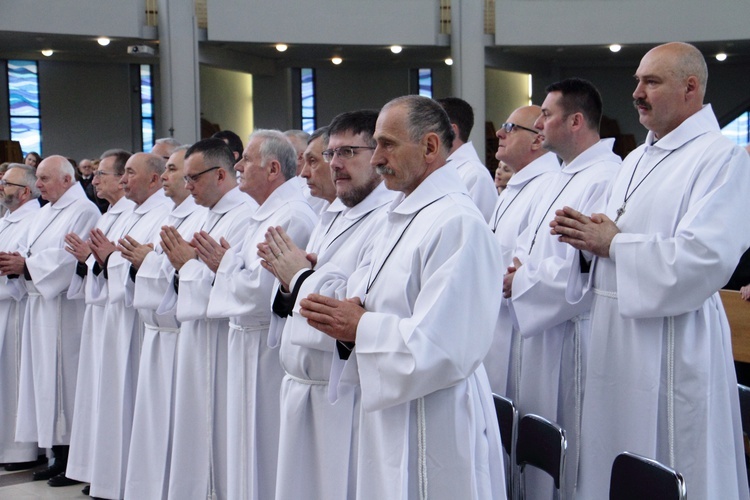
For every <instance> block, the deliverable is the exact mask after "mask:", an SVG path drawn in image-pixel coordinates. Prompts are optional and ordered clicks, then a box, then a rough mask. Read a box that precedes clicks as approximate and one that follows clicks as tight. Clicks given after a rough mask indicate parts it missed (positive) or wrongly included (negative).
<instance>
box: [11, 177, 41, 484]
mask: <svg viewBox="0 0 750 500" xmlns="http://www.w3.org/2000/svg"><path fill="white" fill-rule="evenodd" d="M35 182H36V175H35V171H34V168H33V167H29V166H27V165H21V164H20V163H11V164H9V165H8V170H7V171H6V172H5V175H4V176H3V178H2V180H0V203H2V205H3V207H5V208H6V209H7V210H8V212H7V213H6V214H5V216H4V217H3V218H2V219H0V258H1V257H2V256H3V255H5V254H7V253H13V252H17V251H18V250H19V247H20V243H21V241H23V240H24V239H25V238H26V235H27V233H28V231H29V228H30V227H31V225H32V224H33V222H34V221H35V219H36V217H37V216H38V214H39V210H40V207H39V203H37V202H36V199H37V198H38V197H39V190H38V189H37V188H36V187H35V186H34V183H35ZM20 285H21V284H20V283H19V280H18V279H12V278H10V277H8V276H2V277H0V332H1V333H0V463H3V464H6V465H5V470H8V471H16V470H23V469H30V468H32V467H35V466H37V465H40V464H41V463H43V462H42V461H38V460H37V450H38V447H37V443H35V442H25V443H22V442H17V441H16V412H17V410H18V402H19V401H18V381H19V374H20V364H19V362H18V352H19V351H20V350H21V331H22V327H23V314H24V309H25V307H26V300H27V294H26V290H25V289H24V287H23V286H20Z"/></svg>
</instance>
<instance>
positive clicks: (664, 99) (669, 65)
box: [633, 47, 687, 138]
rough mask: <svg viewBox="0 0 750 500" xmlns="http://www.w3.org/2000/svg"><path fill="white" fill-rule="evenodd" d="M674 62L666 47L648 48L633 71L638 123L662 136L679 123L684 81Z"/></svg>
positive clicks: (683, 113)
mask: <svg viewBox="0 0 750 500" xmlns="http://www.w3.org/2000/svg"><path fill="white" fill-rule="evenodd" d="M676 64H677V62H676V61H675V58H674V57H671V54H670V52H669V50H668V49H665V48H664V47H657V48H655V49H652V50H650V51H649V52H648V53H647V54H646V55H645V56H643V59H641V64H640V65H639V66H638V70H636V72H635V79H636V82H637V85H636V88H635V91H634V92H633V99H634V101H633V105H634V106H635V108H636V109H637V110H638V119H639V120H640V122H641V125H643V126H644V127H646V128H647V129H648V130H651V131H653V132H654V133H655V134H656V137H657V138H659V137H664V136H665V135H666V134H668V133H669V132H671V131H672V130H674V129H675V128H676V127H677V126H678V125H679V124H680V123H682V121H683V119H684V115H685V108H686V106H687V104H686V102H685V90H686V88H687V82H686V81H683V79H681V78H679V77H678V76H677V74H678V71H677V69H678V68H677V67H676Z"/></svg>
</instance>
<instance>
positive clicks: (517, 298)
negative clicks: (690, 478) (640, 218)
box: [503, 78, 620, 498]
mask: <svg viewBox="0 0 750 500" xmlns="http://www.w3.org/2000/svg"><path fill="white" fill-rule="evenodd" d="M601 116H602V100H601V96H600V95H599V91H598V90H597V89H596V88H595V87H594V86H593V85H592V84H591V83H590V82H588V81H585V80H581V79H577V78H571V79H567V80H562V81H560V82H557V83H554V84H552V85H550V86H548V87H547V97H546V98H545V99H544V103H543V104H542V114H541V115H540V116H539V118H537V121H536V123H535V127H536V128H537V130H539V131H540V132H541V133H542V134H543V135H544V141H543V142H542V146H544V147H545V148H546V149H548V150H550V151H552V152H554V153H556V154H557V155H558V156H559V157H560V158H561V159H562V160H563V163H562V166H561V170H560V171H559V172H558V173H557V174H556V176H555V179H554V180H553V182H550V184H549V187H548V188H547V192H546V193H545V196H544V197H543V198H542V199H541V200H540V201H539V203H538V204H537V207H536V209H535V210H534V212H533V214H532V215H531V218H530V222H529V225H528V227H527V228H526V230H525V231H524V233H523V234H522V235H521V236H520V237H519V240H518V246H517V247H516V250H515V251H514V257H513V263H514V264H513V265H512V266H511V267H510V268H509V273H508V274H507V275H506V276H505V278H504V280H503V294H504V296H505V297H506V298H510V301H509V302H510V307H511V315H512V316H513V318H514V319H515V325H514V326H515V327H516V328H517V329H518V332H519V333H520V335H521V343H520V348H519V349H518V350H517V351H516V354H518V353H520V356H517V355H516V356H514V359H513V361H512V362H511V365H515V368H514V371H515V370H517V375H515V374H514V376H515V377H517V380H518V385H517V388H516V393H515V395H516V404H517V406H518V409H519V412H521V414H525V413H535V414H538V415H541V416H542V417H545V418H547V419H549V420H552V421H553V422H557V423H558V424H560V425H561V426H562V427H563V428H564V429H565V431H566V433H567V437H568V452H567V459H566V473H565V485H564V489H565V490H566V491H567V493H568V496H570V493H571V492H572V491H573V489H574V488H575V480H576V471H577V468H578V435H579V426H580V424H579V422H580V413H581V401H582V398H583V391H582V387H583V381H584V379H585V374H586V355H585V354H586V345H587V343H586V339H587V332H588V328H587V325H588V323H587V319H588V310H589V306H590V303H589V302H586V301H582V302H579V303H576V304H569V303H568V301H567V300H566V299H565V286H566V283H567V276H568V274H569V270H570V262H571V259H569V258H568V256H569V254H571V253H574V250H573V249H572V248H570V247H569V246H567V245H564V244H562V243H560V242H559V241H557V239H556V238H553V237H551V236H550V235H549V231H548V230H547V227H548V225H549V221H550V220H551V219H552V218H553V217H554V211H555V208H556V207H559V206H560V204H561V203H562V204H568V205H571V206H576V207H584V209H585V208H586V207H596V206H598V205H596V203H598V202H599V200H600V199H601V198H602V197H603V195H604V192H605V191H606V189H607V187H608V186H609V182H610V180H611V179H612V177H613V176H614V174H615V173H616V172H617V170H618V168H619V167H620V157H618V156H617V155H615V154H614V153H613V152H612V145H613V144H614V140H613V139H600V138H599V123H600V121H601ZM529 473H530V474H529V477H530V479H531V480H530V481H529V483H530V484H529V487H528V488H527V494H528V495H529V497H530V498H547V496H548V495H550V494H551V490H550V489H549V488H551V487H552V481H551V480H550V478H549V477H544V474H543V473H539V471H537V470H534V469H532V470H530V471H529Z"/></svg>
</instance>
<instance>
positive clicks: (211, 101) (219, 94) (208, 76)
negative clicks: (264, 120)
mask: <svg viewBox="0 0 750 500" xmlns="http://www.w3.org/2000/svg"><path fill="white" fill-rule="evenodd" d="M200 88H201V117H202V118H205V119H207V120H209V121H210V122H213V123H216V124H218V125H219V126H220V127H221V129H222V130H231V131H232V132H234V133H235V134H237V135H238V136H240V139H242V143H243V144H245V143H246V142H247V138H248V136H249V135H250V133H251V132H252V131H253V76H252V75H249V74H247V73H240V72H238V71H229V70H225V69H219V68H212V67H210V66H205V65H201V66H200Z"/></svg>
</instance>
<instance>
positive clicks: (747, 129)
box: [721, 110, 750, 146]
mask: <svg viewBox="0 0 750 500" xmlns="http://www.w3.org/2000/svg"><path fill="white" fill-rule="evenodd" d="M721 133H722V134H724V136H726V137H728V138H730V139H731V140H732V141H734V142H735V143H737V144H739V145H740V146H745V145H746V144H750V110H749V111H745V112H744V113H742V114H741V115H740V116H738V117H737V118H736V119H735V120H734V121H732V122H731V123H729V124H728V125H727V126H726V127H724V128H722V129H721Z"/></svg>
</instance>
